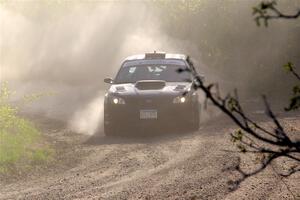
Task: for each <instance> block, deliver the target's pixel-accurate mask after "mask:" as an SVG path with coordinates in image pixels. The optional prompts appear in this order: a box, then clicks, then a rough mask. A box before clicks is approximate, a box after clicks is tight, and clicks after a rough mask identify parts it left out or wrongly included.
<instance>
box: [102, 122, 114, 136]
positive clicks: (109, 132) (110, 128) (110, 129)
mask: <svg viewBox="0 0 300 200" xmlns="http://www.w3.org/2000/svg"><path fill="white" fill-rule="evenodd" d="M104 134H105V136H114V135H116V130H115V129H114V128H113V126H112V125H108V124H104Z"/></svg>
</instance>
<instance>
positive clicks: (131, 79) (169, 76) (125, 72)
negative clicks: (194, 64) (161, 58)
mask: <svg viewBox="0 0 300 200" xmlns="http://www.w3.org/2000/svg"><path fill="white" fill-rule="evenodd" d="M183 67H184V66H182V65H174V64H163V65H160V64H152V65H133V66H123V67H122V68H121V69H120V71H119V73H118V74H117V77H116V78H115V83H117V84H119V83H135V82H137V81H140V80H164V81H166V82H191V79H192V78H191V74H190V73H189V72H181V73H178V72H177V70H178V69H179V68H183Z"/></svg>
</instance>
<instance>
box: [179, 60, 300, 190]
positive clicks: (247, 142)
mask: <svg viewBox="0 0 300 200" xmlns="http://www.w3.org/2000/svg"><path fill="white" fill-rule="evenodd" d="M188 63H189V66H190V68H185V69H180V70H178V72H183V71H190V72H191V73H192V75H193V77H194V82H193V88H194V89H195V90H198V89H200V90H201V91H203V92H204V94H205V95H206V98H207V100H209V101H211V102H212V103H213V105H214V106H216V107H217V108H219V109H220V110H221V111H222V112H223V113H225V114H226V115H227V116H228V117H229V118H230V119H231V120H232V121H233V122H234V123H235V124H236V125H237V126H238V127H239V128H240V129H239V130H237V131H235V132H234V133H232V134H231V140H232V142H233V143H235V144H236V146H237V148H238V149H239V151H240V152H242V153H252V154H263V155H264V157H263V159H261V162H260V165H259V166H258V167H257V168H256V169H255V170H253V171H250V172H247V171H244V170H243V169H241V167H240V163H239V164H238V165H237V166H236V170H237V171H238V172H239V173H240V174H241V175H242V178H241V179H239V180H237V181H234V183H235V186H234V187H235V188H236V187H237V186H238V185H239V184H240V183H241V182H242V181H243V180H245V179H246V178H247V177H250V176H252V175H255V174H257V173H259V172H260V171H262V170H264V169H265V168H266V167H267V166H268V165H270V164H271V163H272V162H273V161H274V160H276V159H278V158H282V157H284V158H287V159H290V160H292V161H294V162H296V163H297V165H296V166H293V167H291V168H290V169H289V171H288V172H287V173H286V172H282V173H281V174H280V175H281V176H289V175H291V174H293V173H295V172H298V171H300V141H299V140H297V139H293V138H291V133H289V132H287V130H285V129H284V127H283V126H282V125H281V123H280V121H279V120H278V119H277V117H276V116H275V114H274V113H273V111H272V109H271V108H270V105H269V103H268V101H267V98H266V97H265V96H263V102H264V104H265V109H266V111H265V113H266V115H267V116H268V117H269V118H270V119H271V121H272V124H273V125H272V129H271V130H270V128H267V127H263V126H261V125H260V124H259V123H257V122H255V121H253V120H252V119H251V118H250V117H248V116H247V114H246V113H245V112H244V110H243V108H242V106H241V104H240V101H239V98H238V94H237V91H235V92H234V95H231V94H228V95H226V96H225V97H222V96H221V95H220V94H219V92H214V91H213V89H216V90H218V88H216V87H217V86H216V85H214V84H210V85H205V84H204V83H203V81H202V78H201V76H200V75H199V74H198V73H197V71H196V69H195V67H194V64H193V63H192V62H191V60H190V59H189V58H188Z"/></svg>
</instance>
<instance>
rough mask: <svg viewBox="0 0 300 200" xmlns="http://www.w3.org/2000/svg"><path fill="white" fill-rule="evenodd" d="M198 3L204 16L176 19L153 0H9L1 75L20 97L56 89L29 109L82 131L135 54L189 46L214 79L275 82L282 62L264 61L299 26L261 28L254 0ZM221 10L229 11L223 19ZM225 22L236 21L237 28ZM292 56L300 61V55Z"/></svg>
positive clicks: (98, 116) (93, 123)
mask: <svg viewBox="0 0 300 200" xmlns="http://www.w3.org/2000/svg"><path fill="white" fill-rule="evenodd" d="M166 2H167V1H166ZM170 2H172V1H170ZM180 2H181V3H182V2H183V1H180ZM199 2H201V3H202V2H203V3H202V4H203V5H202V4H201V6H202V7H203V9H200V11H199V13H198V15H193V14H190V13H188V12H184V11H183V12H182V13H179V14H178V16H176V18H175V19H176V20H175V22H176V23H178V24H172V23H171V20H170V21H168V19H169V18H170V16H168V14H169V13H171V12H169V11H170V10H167V9H164V7H162V6H161V5H159V4H151V1H130V0H128V1H86V2H84V1H46V0H45V1H24V2H22V1H3V3H1V4H0V24H1V26H0V51H1V52H0V53H1V54H0V66H1V68H0V82H4V81H8V83H9V86H10V87H11V88H12V90H15V91H16V92H17V93H16V94H17V95H16V96H15V97H14V98H15V99H14V100H15V101H18V99H21V98H20V97H21V96H22V95H24V94H30V93H35V92H49V91H51V92H54V93H55V95H53V96H48V97H44V98H42V99H41V100H38V101H36V102H34V103H32V104H31V105H26V106H25V108H24V109H25V110H27V111H28V112H39V113H42V114H43V115H45V116H47V117H51V118H56V119H60V120H63V121H64V122H66V123H67V124H68V125H69V128H70V129H72V130H74V131H76V132H80V133H84V134H93V133H94V132H95V131H96V130H97V129H98V128H99V127H98V126H99V125H100V124H101V121H102V117H103V95H104V91H105V89H106V88H107V87H108V86H107V85H105V84H104V83H103V79H104V78H106V77H113V76H114V74H115V73H116V72H117V70H118V69H119V67H120V64H121V63H122V61H123V59H124V58H126V57H127V56H129V55H132V54H139V53H144V52H151V51H153V50H157V51H165V52H172V53H184V54H188V55H191V56H192V57H193V58H194V59H195V60H196V65H197V66H199V71H201V72H202V71H203V72H204V73H206V79H207V80H208V82H209V81H211V80H213V81H218V82H221V83H224V85H228V88H233V87H239V86H240V85H243V87H242V88H243V89H244V90H246V91H248V90H249V91H251V90H252V88H257V85H260V86H261V85H267V87H268V88H271V87H272V86H273V85H274V84H272V83H273V82H274V79H276V76H277V75H278V73H277V72H276V73H275V72H274V71H278V69H275V68H273V69H272V68H268V69H266V68H264V66H265V65H270V66H271V65H273V64H274V62H265V58H266V57H268V56H271V58H270V60H273V58H277V57H278V55H279V54H280V53H281V52H282V51H281V50H280V49H277V50H276V51H275V50H274V47H275V46H276V45H277V47H278V46H281V47H282V48H284V50H285V49H287V48H290V47H285V44H287V45H288V44H292V43H294V42H296V41H298V39H299V35H298V36H297V34H292V35H291V33H292V31H294V32H295V30H298V31H299V27H298V28H295V27H294V26H293V25H290V24H288V25H283V26H282V25H277V26H275V28H269V29H264V30H262V29H258V28H257V27H256V26H255V24H254V22H253V19H252V18H251V7H252V6H253V5H255V2H254V1H243V2H244V3H239V4H237V2H235V1H226V2H225V3H221V2H220V1H209V0H207V1H199ZM158 3H159V2H158ZM162 4H163V3H162ZM218 4H222V5H221V6H224V5H225V7H226V8H227V10H222V8H223V7H221V6H220V7H218V6H217V5H218ZM153 5H154V6H153ZM174 5H175V4H174ZM227 5H228V6H227ZM175 6H176V5H175ZM159 7H160V8H159ZM169 7H170V6H169ZM214 11H216V12H214ZM231 11H235V12H231ZM220 12H223V13H222V14H224V13H225V14H224V17H223V18H222V15H221V14H220ZM248 12H249V13H248ZM216 13H217V14H216ZM218 13H219V14H218ZM228 13H229V14H228ZM232 13H235V14H232ZM245 13H247V14H245ZM226 17H227V18H226ZM170 19H171V18H170ZM238 19H239V22H238V23H237V20H238ZM173 21H174V20H173ZM224 22H226V23H224ZM234 23H237V24H236V25H235V24H234ZM225 24H234V25H231V26H232V27H233V26H235V27H236V29H234V31H235V32H234V31H232V30H231V29H229V28H230V27H229V26H225ZM282 27H283V28H282ZM291 27H292V28H291ZM242 29H243V30H242ZM254 30H255V31H254ZM275 30H277V32H275ZM273 32H274V33H275V37H274V38H271V37H270V36H269V34H271V33H273ZM231 34H232V35H231ZM287 35H289V37H286V36H287ZM255 41H258V42H255ZM287 41H288V43H287ZM207 43H208V45H207ZM274 44H275V46H274ZM260 45H261V46H260ZM204 47H207V48H204ZM219 47H220V48H219ZM212 49H213V50H214V51H211V50H212ZM224 49H225V50H224ZM227 49H228V50H227ZM272 49H273V50H274V51H272V52H270V50H272ZM294 50H295V49H292V50H290V51H291V52H294ZM211 52H213V53H211ZM285 52H289V51H285ZM295 52H296V51H295ZM298 52H299V51H298ZM210 54H212V55H210ZM290 55H291V56H292V57H293V58H296V59H295V61H296V62H299V56H298V57H297V55H296V56H295V53H294V54H290ZM285 58H286V57H285ZM286 59H287V58H286ZM277 61H278V60H275V63H276V62H277ZM292 61H293V60H292ZM296 64H297V63H296ZM252 65H255V66H259V67H256V68H251V67H249V66H252ZM262 71H263V72H264V73H261V72H262ZM256 73H260V75H261V76H263V77H262V78H259V77H257V75H255V74H256ZM283 77H284V78H285V76H283ZM281 78H282V77H281ZM281 80H282V79H281ZM254 82H257V84H253V83H254ZM241 83H242V84H241ZM276 83H277V82H276ZM277 85H278V84H277ZM284 90H286V88H284Z"/></svg>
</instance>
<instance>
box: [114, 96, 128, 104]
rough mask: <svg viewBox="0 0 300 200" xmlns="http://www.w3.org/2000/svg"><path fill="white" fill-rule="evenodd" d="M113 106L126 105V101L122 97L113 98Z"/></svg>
mask: <svg viewBox="0 0 300 200" xmlns="http://www.w3.org/2000/svg"><path fill="white" fill-rule="evenodd" d="M112 103H113V104H125V100H124V99H122V98H120V97H112Z"/></svg>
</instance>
